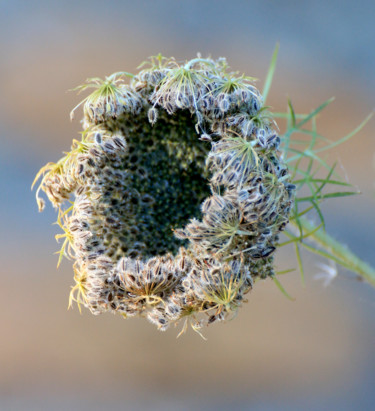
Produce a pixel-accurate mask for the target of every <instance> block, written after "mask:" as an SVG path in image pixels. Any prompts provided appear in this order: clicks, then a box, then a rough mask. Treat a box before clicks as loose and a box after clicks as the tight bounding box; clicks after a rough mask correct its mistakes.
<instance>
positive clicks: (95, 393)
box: [0, 0, 375, 411]
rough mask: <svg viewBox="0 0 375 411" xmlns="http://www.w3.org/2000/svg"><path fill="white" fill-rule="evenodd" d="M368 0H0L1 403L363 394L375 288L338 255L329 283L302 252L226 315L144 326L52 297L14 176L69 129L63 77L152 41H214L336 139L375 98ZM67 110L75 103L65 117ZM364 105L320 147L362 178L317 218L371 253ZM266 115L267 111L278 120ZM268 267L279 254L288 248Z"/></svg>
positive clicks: (244, 401)
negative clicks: (195, 325) (354, 191)
mask: <svg viewBox="0 0 375 411" xmlns="http://www.w3.org/2000/svg"><path fill="white" fill-rule="evenodd" d="M374 17H375V6H374V2H372V1H359V2H354V3H353V2H349V1H323V0H318V1H314V2H310V1H238V0H232V1H195V0H190V1H176V0H175V1H148V2H146V1H106V2H103V1H101V2H99V1H96V0H95V1H87V2H84V1H56V2H55V1H39V0H35V1H28V2H26V1H24V2H21V1H0V48H1V49H0V51H1V59H0V136H1V137H0V138H1V140H0V141H1V146H0V147H1V149H0V193H1V202H0V250H1V251H0V255H1V268H0V301H1V303H0V324H1V340H0V347H1V350H0V409H1V410H3V409H4V410H8V409H9V410H18V409H20V410H23V409H25V410H26V409H27V410H44V409H45V410H66V409H77V410H102V409H109V410H117V409H130V410H133V409H139V410H141V409H153V410H154V409H156V410H185V409H186V410H187V409H205V410H228V409H230V410H237V409H238V410H247V409H251V410H261V411H263V410H300V409H304V410H305V409H307V410H310V409H311V410H334V409H337V410H354V409H361V410H366V409H373V408H374V406H375V394H374V389H373V387H374V384H375V357H374V341H375V298H374V297H375V291H374V290H373V289H372V288H371V287H370V286H368V285H366V284H365V283H362V282H359V281H357V280H356V278H355V276H354V275H352V274H351V273H348V272H346V271H344V270H340V272H339V276H338V278H337V279H336V280H335V281H334V282H333V283H332V285H331V286H330V287H328V288H325V287H324V286H323V284H322V282H319V281H317V280H316V279H314V277H315V275H316V273H318V272H319V271H320V269H319V268H318V267H317V266H316V263H317V262H318V260H317V259H316V258H315V257H310V256H308V255H306V256H305V257H306V262H307V264H308V265H307V270H306V273H307V281H306V287H303V286H302V284H301V281H300V278H299V273H298V272H297V271H296V272H294V273H291V274H288V275H287V276H286V277H285V279H284V281H283V283H284V285H285V286H286V288H287V289H288V291H289V292H290V293H291V294H292V295H293V296H294V297H295V298H296V301H295V302H290V301H288V300H287V299H285V298H284V297H283V296H282V295H281V293H280V292H279V291H278V290H277V289H276V287H275V286H274V284H272V282H263V283H259V284H257V286H256V287H255V289H254V290H253V291H252V293H251V294H250V295H249V302H248V304H246V305H245V306H244V307H243V308H242V309H241V311H240V312H239V315H238V317H237V318H236V319H235V320H234V321H232V322H229V323H227V324H219V325H216V326H212V327H210V328H209V329H207V330H206V331H205V335H206V337H207V338H208V341H207V342H204V341H203V340H201V339H200V337H199V336H198V335H196V334H195V333H194V332H192V331H189V332H188V333H187V334H186V335H185V336H184V337H182V338H180V339H178V340H176V338H175V337H176V335H177V334H178V331H179V330H177V329H176V330H175V329H171V330H169V331H168V332H166V333H159V332H157V331H156V330H155V329H154V327H153V326H152V325H151V324H149V323H147V322H146V321H145V320H141V319H130V320H127V321H124V320H123V319H122V318H120V317H115V316H112V315H102V316H99V317H94V316H92V315H91V314H90V313H88V312H86V311H84V313H83V315H79V312H78V310H77V308H74V310H70V311H67V310H66V307H67V303H68V293H69V290H70V286H71V285H73V279H72V269H71V263H70V262H67V261H65V262H64V263H63V264H62V266H61V268H60V269H59V270H58V271H56V262H57V256H56V255H53V253H54V252H55V251H56V250H57V248H58V245H57V244H56V243H55V241H54V238H53V236H54V235H55V234H56V233H58V232H59V231H58V229H57V227H56V226H53V225H51V223H52V222H53V221H55V217H56V216H55V213H54V211H53V210H52V208H51V207H50V206H48V207H47V209H46V211H45V212H44V213H43V214H38V212H37V207H36V203H35V198H34V193H32V192H31V191H30V185H31V182H32V180H33V178H34V175H35V173H36V172H37V171H38V170H39V168H40V167H41V166H42V165H44V164H45V163H47V162H48V161H54V160H57V159H58V158H59V157H60V156H61V152H62V151H63V150H67V149H68V148H69V147H70V144H71V140H72V138H76V137H78V134H77V133H78V132H79V131H80V125H79V121H78V120H76V121H74V122H73V123H70V121H69V112H70V110H71V109H72V107H74V106H75V105H76V104H77V103H78V102H79V97H77V96H76V95H75V93H72V92H70V93H69V92H67V90H69V89H70V88H73V87H74V86H76V85H78V84H81V83H82V82H83V81H84V80H85V79H86V78H87V77H91V76H104V75H108V74H110V73H112V72H114V71H119V70H125V71H130V72H132V71H133V72H134V71H135V70H136V67H137V66H138V64H139V63H140V62H142V61H143V60H144V59H145V58H147V57H148V56H149V55H154V54H157V53H158V52H159V51H160V52H161V53H163V54H164V55H167V56H174V57H176V58H177V59H185V58H193V57H194V56H195V55H196V53H197V52H198V51H199V52H201V53H202V54H203V55H208V54H211V55H212V56H213V57H219V56H226V57H227V59H228V61H229V63H230V65H231V67H232V68H233V69H236V70H240V71H241V72H245V73H246V74H247V75H251V76H255V77H257V78H259V82H258V83H257V84H258V85H259V87H260V88H262V84H263V80H264V78H265V75H266V71H267V67H268V64H269V61H270V58H271V55H272V52H273V49H274V47H275V44H276V42H280V54H279V61H278V66H277V71H276V75H275V79H274V84H273V88H272V90H271V93H270V95H269V99H268V103H269V104H270V105H271V106H272V107H273V109H274V110H277V111H281V110H284V109H285V107H286V100H287V97H288V96H289V97H291V98H292V101H293V103H294V106H295V108H296V109H297V110H298V111H300V112H308V111H309V110H311V109H313V108H315V107H317V106H318V105H319V104H320V103H321V102H323V101H325V100H326V99H328V98H329V97H331V96H335V97H336V100H335V102H334V103H333V104H332V105H331V106H330V107H329V108H327V110H325V111H324V112H323V113H322V114H321V115H320V116H319V121H318V126H319V128H320V131H321V133H322V134H325V135H327V136H328V137H329V138H330V139H332V140H336V139H338V138H339V137H341V136H343V135H345V134H346V133H348V132H349V131H351V130H352V129H353V128H354V127H355V126H357V125H358V124H359V123H360V122H361V121H362V120H363V118H364V117H365V116H366V115H367V114H368V113H369V112H371V111H372V110H373V108H374V107H375V97H374V96H375V76H374V73H375V49H374V40H375V25H374ZM77 117H78V116H77ZM374 121H375V120H371V121H370V123H369V124H368V125H367V126H366V128H365V129H363V130H362V131H361V132H360V133H359V134H358V135H357V136H356V137H355V138H354V139H353V140H352V141H350V142H348V143H346V144H345V145H343V146H341V147H340V148H339V149H337V150H335V151H333V152H332V153H329V156H328V157H327V161H330V162H331V163H332V162H333V161H335V160H336V159H337V158H339V159H340V164H342V165H343V168H342V175H347V176H348V178H349V180H350V182H352V183H353V184H354V185H355V186H356V187H358V188H359V189H360V190H361V192H362V194H361V195H360V196H356V197H355V198H347V199H344V200H330V201H327V204H325V205H324V206H323V209H324V211H325V213H326V216H327V217H326V218H327V227H328V230H329V231H330V232H331V233H332V234H333V235H334V236H335V237H336V238H338V239H340V240H341V241H343V242H345V243H347V244H348V245H349V246H350V247H351V248H352V249H353V250H354V251H355V252H356V253H358V254H359V255H360V256H361V257H362V258H364V259H365V260H366V261H368V262H369V263H372V264H373V265H375V256H374V252H373V249H374V241H375V219H374V205H375V198H374V181H375V178H374V177H375V169H374V167H373V157H374V151H375V140H374V135H373V134H374V133H373V129H374V124H375V123H374ZM280 128H281V130H283V124H282V123H280ZM278 266H289V267H290V266H292V267H295V266H296V262H295V260H294V255H293V252H291V253H288V252H287V251H285V252H283V253H280V255H279V256H278Z"/></svg>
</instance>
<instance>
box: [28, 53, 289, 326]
mask: <svg viewBox="0 0 375 411" xmlns="http://www.w3.org/2000/svg"><path fill="white" fill-rule="evenodd" d="M88 88H93V89H94V91H93V93H92V94H90V95H89V96H88V97H86V98H85V99H84V100H83V101H82V102H81V103H80V104H79V105H81V104H83V112H84V118H83V120H82V124H83V129H84V131H83V132H82V138H81V140H80V141H77V140H73V144H72V148H71V151H70V152H68V153H67V154H66V156H65V157H63V158H62V159H61V160H59V161H58V162H57V163H48V164H47V165H46V166H45V167H43V168H42V169H41V170H40V172H39V173H38V175H37V178H36V180H37V179H39V178H42V180H41V183H40V186H39V188H38V191H37V200H38V205H39V209H40V210H42V209H43V208H44V200H43V199H42V198H41V197H40V191H43V192H44V193H45V194H46V195H47V197H48V199H49V200H50V202H51V203H52V205H53V206H54V207H55V208H56V209H58V223H59V224H60V226H61V228H62V229H63V234H60V235H58V236H57V237H58V238H63V240H64V244H63V247H62V250H61V252H60V258H61V257H62V256H63V255H65V256H67V257H69V258H72V259H73V260H74V265H73V269H74V280H75V283H76V284H75V286H74V287H72V292H71V295H70V303H72V301H76V302H77V303H78V305H79V306H80V305H81V304H82V305H84V306H85V307H87V308H88V309H90V311H91V312H92V313H93V314H100V313H102V312H113V313H119V314H121V315H123V316H124V317H131V316H135V315H140V316H144V317H146V318H147V319H148V320H150V321H151V322H152V323H154V324H155V325H156V326H157V328H158V329H160V330H165V329H167V327H168V326H169V325H170V324H176V323H178V322H180V321H181V320H184V324H185V325H184V328H183V330H184V329H186V324H187V321H188V320H189V322H190V324H191V325H192V327H193V328H194V329H195V330H199V329H201V328H202V327H204V326H206V325H208V324H211V323H214V322H217V321H222V320H224V319H226V318H228V317H229V316H230V315H231V314H233V313H235V312H236V311H237V309H238V308H239V307H240V306H241V304H242V303H243V302H244V301H246V300H245V295H246V294H247V293H248V292H249V291H250V290H251V289H252V287H253V284H254V282H255V280H257V279H265V278H268V277H273V276H274V275H275V274H274V270H273V254H274V251H275V250H276V247H277V244H278V240H279V233H280V232H281V231H282V230H283V229H284V228H285V226H286V224H287V223H288V217H289V213H290V210H291V208H292V206H293V200H294V194H295V188H296V187H295V186H294V185H293V184H291V180H290V174H289V172H288V169H287V167H286V165H285V163H284V162H283V156H282V154H283V153H282V151H281V150H280V147H279V146H280V137H279V136H278V134H277V126H276V123H275V122H274V120H273V119H272V116H271V114H270V113H269V111H268V110H267V108H266V107H264V106H263V98H262V95H261V94H260V92H259V91H258V90H257V89H256V88H255V86H254V85H253V79H252V78H249V77H246V76H244V75H242V76H240V75H239V74H238V73H236V72H231V71H229V69H228V66H227V62H226V60H225V59H223V58H220V59H218V60H212V59H203V58H196V59H193V60H190V61H187V62H185V63H178V62H176V61H175V60H174V59H173V58H169V59H167V58H164V57H162V56H160V55H159V56H156V57H152V58H151V59H150V60H149V61H148V62H146V63H144V65H143V66H142V67H141V71H140V72H139V73H138V74H136V75H131V74H129V73H126V72H119V73H115V74H112V75H111V76H109V77H106V78H105V79H104V80H101V79H99V78H94V79H89V80H88V81H87V83H85V84H84V85H82V86H80V87H79V89H80V90H85V89H88ZM79 105H78V106H79ZM78 106H77V107H78ZM77 107H76V108H77ZM73 115H74V111H73V112H72V117H73Z"/></svg>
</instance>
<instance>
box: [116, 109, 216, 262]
mask: <svg viewBox="0 0 375 411" xmlns="http://www.w3.org/2000/svg"><path fill="white" fill-rule="evenodd" d="M195 122H196V120H195V116H192V115H191V114H190V112H189V111H179V112H177V113H175V114H174V115H172V116H171V115H168V114H167V113H161V114H160V116H159V118H158V121H157V122H156V123H155V124H154V125H153V126H152V125H151V124H150V123H149V122H148V119H147V113H145V112H142V113H141V114H140V115H139V116H137V117H136V118H134V117H133V118H128V119H124V122H123V123H122V124H121V130H122V132H123V134H124V135H125V138H126V141H127V143H128V156H127V159H126V164H125V169H126V170H128V172H129V174H128V175H129V177H128V184H129V190H130V192H132V193H133V194H132V199H131V201H133V203H134V204H133V206H134V208H133V209H134V214H133V218H132V227H133V229H130V230H129V233H128V235H127V236H126V237H125V238H122V239H121V240H122V243H123V244H122V246H123V248H124V250H123V251H124V252H125V254H126V253H128V255H129V256H131V257H135V256H136V254H138V255H141V256H142V257H150V256H155V255H164V254H166V253H168V252H170V253H172V254H176V253H177V251H178V249H179V247H181V246H182V245H186V244H184V242H183V241H181V240H178V239H177V238H175V236H174V234H173V231H172V230H173V229H175V228H179V227H184V226H185V225H186V224H187V223H188V221H189V220H190V219H191V218H193V217H196V218H199V217H200V215H201V213H200V205H201V203H202V201H203V200H204V199H205V198H206V197H207V196H209V195H210V190H209V186H208V180H207V178H208V172H207V171H206V166H205V161H206V157H207V153H208V152H209V150H210V143H207V142H203V141H200V140H199V135H198V134H197V133H196V131H195ZM134 227H135V228H134ZM134 250H135V251H134ZM129 253H130V254H129ZM132 254H134V255H132Z"/></svg>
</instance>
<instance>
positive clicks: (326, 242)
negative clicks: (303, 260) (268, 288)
mask: <svg viewBox="0 0 375 411" xmlns="http://www.w3.org/2000/svg"><path fill="white" fill-rule="evenodd" d="M299 221H300V224H301V226H302V228H303V231H308V232H310V231H314V228H316V227H315V225H314V224H313V223H311V222H310V221H309V220H307V219H306V218H304V217H301V218H300V219H299ZM291 224H293V225H294V226H295V227H298V226H297V224H296V223H295V222H293V221H291ZM308 238H309V239H311V240H312V241H313V242H315V243H316V244H319V245H320V246H321V247H322V248H323V249H324V250H327V251H329V253H330V254H331V256H329V255H327V254H328V253H325V252H324V251H321V250H318V249H315V248H313V247H311V246H308V245H307V244H305V243H301V245H303V246H304V247H305V248H308V249H309V250H310V251H312V252H315V253H317V254H320V255H323V256H326V257H327V258H331V259H333V260H334V261H335V262H337V263H338V264H340V265H342V266H343V267H345V268H347V269H349V270H351V271H353V272H354V273H356V274H358V275H359V276H360V277H361V278H363V279H364V280H366V281H367V282H368V283H369V284H371V285H372V286H373V287H375V270H374V268H372V267H371V266H370V265H369V264H367V263H366V262H364V261H363V260H361V259H360V258H359V257H357V256H356V255H355V254H354V253H353V252H352V251H350V250H349V249H348V247H347V246H346V245H344V244H342V243H340V242H339V241H337V240H335V239H334V238H332V237H331V236H330V235H329V234H327V233H326V232H325V231H324V230H322V229H320V230H317V231H314V232H313V233H312V234H311V235H309V237H308ZM332 257H333V258H332Z"/></svg>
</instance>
